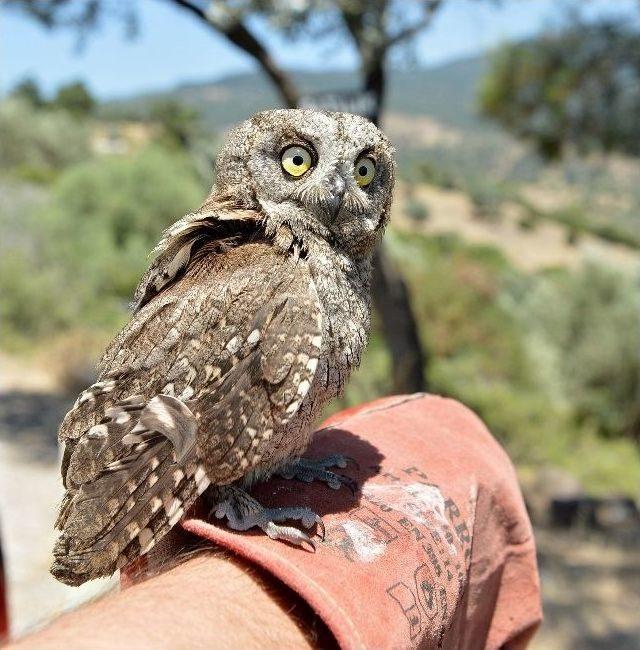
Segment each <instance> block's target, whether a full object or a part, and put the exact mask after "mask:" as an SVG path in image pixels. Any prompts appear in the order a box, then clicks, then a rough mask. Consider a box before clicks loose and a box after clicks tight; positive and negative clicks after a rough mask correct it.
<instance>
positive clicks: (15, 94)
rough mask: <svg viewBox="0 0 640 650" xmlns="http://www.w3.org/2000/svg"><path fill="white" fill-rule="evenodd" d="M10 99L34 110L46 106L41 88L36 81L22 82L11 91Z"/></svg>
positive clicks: (28, 79)
mask: <svg viewBox="0 0 640 650" xmlns="http://www.w3.org/2000/svg"><path fill="white" fill-rule="evenodd" d="M10 97H12V98H14V99H17V100H19V101H22V102H24V103H25V104H29V106H31V107H33V108H40V107H42V106H44V104H45V100H44V97H43V96H42V92H41V91H40V86H38V83H37V82H36V80H35V79H31V78H27V79H24V80H23V81H20V82H19V83H18V84H16V86H15V87H14V88H13V90H12V91H11V94H10Z"/></svg>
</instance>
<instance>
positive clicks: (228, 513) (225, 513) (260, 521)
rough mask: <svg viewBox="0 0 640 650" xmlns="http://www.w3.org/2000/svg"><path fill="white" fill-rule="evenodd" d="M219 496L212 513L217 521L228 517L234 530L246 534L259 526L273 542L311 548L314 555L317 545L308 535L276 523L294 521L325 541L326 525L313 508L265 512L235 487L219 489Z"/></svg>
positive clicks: (268, 509) (282, 508) (267, 509)
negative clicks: (313, 529) (314, 530)
mask: <svg viewBox="0 0 640 650" xmlns="http://www.w3.org/2000/svg"><path fill="white" fill-rule="evenodd" d="M218 496H219V499H220V500H219V501H218V502H217V503H216V505H215V506H214V508H213V513H214V515H215V517H216V518H217V519H222V518H223V517H226V518H227V525H228V526H229V528H231V529H233V530H240V531H244V530H249V528H253V527H254V526H257V527H258V528H261V529H262V530H263V531H264V532H265V533H266V534H267V535H268V536H269V537H270V538H271V539H280V540H283V541H286V542H289V543H290V544H295V545H297V546H302V547H304V545H305V544H309V545H310V546H311V548H312V549H313V551H314V552H315V550H316V545H315V542H314V541H313V540H312V539H311V538H310V537H309V535H307V533H305V532H304V531H302V530H300V529H298V528H295V527H293V526H281V525H279V524H278V523H277V522H282V521H287V520H295V521H299V522H300V523H301V524H302V526H303V527H304V528H306V529H311V528H313V527H314V526H315V527H316V529H317V531H318V536H319V537H320V538H321V539H323V540H324V537H325V526H324V522H323V521H322V519H321V518H320V517H319V516H318V515H317V514H316V513H315V512H313V510H311V509H310V508H305V507H304V506H298V507H296V506H292V507H280V508H265V507H263V506H262V505H260V503H258V501H256V500H255V499H254V498H253V497H252V496H250V495H249V494H247V493H246V492H244V491H243V490H241V489H240V488H238V487H235V486H229V487H226V488H222V489H220V491H219V493H218Z"/></svg>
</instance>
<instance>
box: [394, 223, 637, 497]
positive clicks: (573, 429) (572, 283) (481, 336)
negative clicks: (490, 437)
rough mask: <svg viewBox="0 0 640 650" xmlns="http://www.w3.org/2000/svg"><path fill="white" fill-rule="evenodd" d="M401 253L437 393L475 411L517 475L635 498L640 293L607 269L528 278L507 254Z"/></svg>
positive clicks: (457, 245)
mask: <svg viewBox="0 0 640 650" xmlns="http://www.w3.org/2000/svg"><path fill="white" fill-rule="evenodd" d="M389 243H390V245H391V248H392V252H393V254H394V256H395V257H396V258H397V260H398V263H399V264H401V265H402V268H403V270H404V271H405V273H406V275H407V278H408V280H409V282H410V287H411V291H412V298H413V307H414V311H415V313H416V316H417V318H418V321H419V324H420V331H421V334H422V337H423V339H424V342H425V345H426V346H427V349H428V350H429V351H430V354H431V357H432V361H431V365H430V367H429V369H428V370H429V381H430V385H431V387H432V390H434V391H435V392H438V393H443V394H445V395H449V396H451V397H455V398H456V399H459V400H460V401H462V402H463V403H465V404H466V405H468V406H469V407H470V408H472V409H473V410H475V411H476V412H477V413H478V414H479V415H480V417H481V418H483V420H484V421H485V422H486V423H487V426H488V427H489V429H490V430H491V431H492V433H493V434H494V435H496V436H497V438H498V439H499V440H500V441H502V442H503V444H504V445H505V446H506V447H507V450H508V451H509V453H510V455H511V456H512V458H514V460H515V461H516V462H517V463H521V464H522V463H524V464H530V465H542V464H553V465H557V466H560V467H564V468H566V469H568V470H570V471H571V472H572V473H574V474H575V475H576V476H577V477H578V478H580V479H581V480H583V481H584V482H585V484H586V485H587V486H589V488H590V489H596V490H602V491H607V490H609V491H610V490H611V489H613V486H615V488H616V489H620V490H622V491H627V492H631V491H633V490H635V489H636V485H635V483H634V482H635V480H636V479H635V478H634V476H635V475H637V473H638V471H640V455H639V454H638V450H637V448H636V447H634V446H633V444H632V443H631V439H632V438H633V437H637V436H638V429H637V427H638V423H639V422H640V418H639V409H638V402H637V395H638V394H639V393H640V355H639V354H638V350H640V327H638V325H639V324H640V323H639V321H640V289H639V288H638V287H637V286H635V285H634V283H633V282H631V281H629V280H627V279H625V278H623V277H621V276H619V275H618V274H615V273H612V272H608V271H605V270H602V269H600V268H597V267H588V268H586V269H585V270H583V271H580V272H575V273H567V272H560V273H547V274H541V275H535V276H525V275H521V274H520V273H518V272H517V271H516V270H515V269H514V268H513V267H511V265H510V264H509V263H508V262H507V261H506V259H505V258H504V257H503V256H502V255H501V254H500V253H498V252H497V251H496V250H495V249H493V248H489V247H484V246H471V245H468V244H464V243H463V242H462V241H461V240H459V239H458V238H457V237H454V236H438V237H423V236H420V235H417V234H415V233H412V234H411V235H410V236H409V235H405V234H402V235H401V234H398V233H395V232H392V233H391V234H390V237H389ZM624 435H627V436H631V438H629V437H626V438H625V439H624V440H622V439H619V440H617V441H616V442H615V443H613V444H610V443H609V442H608V441H605V439H604V438H603V436H604V437H611V436H618V437H619V438H620V437H621V436H624ZM594 455H595V457H594ZM599 456H602V458H603V459H606V462H604V461H603V463H599V462H598V460H597V458H598V457H599ZM616 463H618V468H622V467H624V468H626V469H628V472H626V473H625V472H623V473H621V472H620V469H616Z"/></svg>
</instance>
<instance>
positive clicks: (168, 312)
mask: <svg viewBox="0 0 640 650" xmlns="http://www.w3.org/2000/svg"><path fill="white" fill-rule="evenodd" d="M321 345H322V318H321V310H320V306H319V302H318V298H317V295H316V292H315V286H314V284H313V281H312V279H311V276H310V274H309V271H308V267H307V266H306V264H305V263H303V262H302V261H296V260H294V259H293V258H291V257H288V256H285V255H283V254H281V253H278V252H276V251H275V250H274V249H273V248H272V247H271V246H270V245H268V244H264V243H263V244H247V245H245V246H242V247H239V248H236V249H232V250H231V251H228V252H227V253H224V254H220V255H217V256H216V255H210V256H207V257H204V258H201V259H200V260H199V261H198V262H197V263H195V264H192V265H191V266H190V267H189V268H187V270H186V271H185V273H184V274H183V275H182V277H181V278H180V279H178V280H176V281H174V282H172V283H171V284H170V285H169V286H167V287H166V288H164V290H163V291H162V292H161V293H160V294H159V295H157V296H156V297H155V298H153V299H151V300H150V301H149V302H148V303H147V304H145V305H144V306H143V307H142V308H141V309H139V311H138V312H137V313H136V314H135V315H134V317H133V319H132V321H131V322H130V323H129V325H128V326H127V327H125V329H124V330H123V332H122V333H121V334H120V336H119V337H118V338H117V339H116V340H115V341H114V343H113V345H112V346H111V347H110V348H109V349H108V351H107V353H106V355H105V359H104V362H103V371H102V375H101V377H100V381H99V382H97V384H96V385H94V386H93V387H90V388H89V389H88V390H87V391H85V392H84V393H83V394H82V395H81V396H80V398H79V399H78V403H77V405H76V407H75V408H74V409H73V410H72V411H71V412H70V413H69V414H68V416H67V418H65V421H64V422H63V425H62V427H61V432H60V433H61V438H62V440H63V441H64V442H65V443H66V445H67V449H68V450H70V451H68V452H67V453H65V457H66V460H65V463H64V465H63V473H64V480H65V485H66V487H67V494H66V495H65V499H64V501H63V507H62V509H61V515H60V518H59V526H60V527H61V528H62V530H63V534H62V536H61V538H60V540H59V541H58V544H57V545H56V549H55V551H54V555H55V557H56V562H55V564H54V567H53V571H54V573H55V574H56V575H57V576H58V577H59V578H60V579H62V580H64V581H66V582H71V583H74V584H77V583H78V582H83V581H85V580H87V579H90V578H92V577H97V576H98V575H106V574H109V573H112V572H113V571H114V570H115V568H116V567H117V566H119V565H122V564H126V563H128V562H130V561H131V560H132V559H133V558H135V557H136V556H137V555H139V554H142V553H144V552H146V551H147V550H148V549H149V548H151V546H153V545H154V544H155V543H156V542H157V541H158V540H159V539H160V538H161V537H162V536H163V535H164V534H165V533H166V532H167V531H168V530H169V529H170V528H171V526H173V525H174V524H175V523H176V522H177V521H178V520H179V519H180V518H181V516H182V514H183V513H184V512H185V510H186V509H187V508H188V507H189V506H190V505H191V504H192V503H193V501H194V500H195V498H196V497H197V495H198V494H199V493H201V492H202V490H203V489H205V488H206V487H207V486H208V484H209V482H214V483H217V484H222V483H229V482H231V481H233V480H235V479H236V478H239V477H241V476H243V475H244V474H245V473H247V472H248V471H250V469H251V468H252V467H254V466H255V465H256V464H258V463H259V462H260V456H261V453H264V446H265V441H268V439H269V437H270V435H271V433H272V432H273V431H274V429H276V428H277V427H278V426H280V425H282V424H284V423H286V422H287V421H288V420H289V419H290V418H291V417H293V415H294V414H295V413H296V412H297V411H298V409H299V407H300V405H301V403H302V402H303V400H304V398H305V397H306V394H307V392H308V390H309V388H310V386H311V383H312V380H313V377H314V374H315V371H316V368H317V365H318V357H319V353H320V348H321ZM199 423H207V427H211V428H210V429H209V428H208V430H203V427H202V426H200V425H199ZM196 442H197V445H196ZM266 444H267V446H268V442H267V443H266ZM196 446H197V448H198V451H199V452H200V453H201V454H203V455H206V465H207V468H208V470H209V471H207V472H205V470H204V469H203V467H202V464H201V460H202V458H200V457H199V456H198V453H197V452H196ZM211 468H213V470H212V469H211Z"/></svg>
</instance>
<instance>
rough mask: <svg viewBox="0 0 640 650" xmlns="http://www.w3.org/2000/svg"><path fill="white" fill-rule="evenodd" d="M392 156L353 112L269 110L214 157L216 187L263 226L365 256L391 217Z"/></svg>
mask: <svg viewBox="0 0 640 650" xmlns="http://www.w3.org/2000/svg"><path fill="white" fill-rule="evenodd" d="M392 155H393V148H392V147H391V145H390V144H389V142H388V141H387V139H386V138H385V136H384V135H383V134H382V133H381V132H380V131H379V129H378V128H377V127H375V126H374V125H373V124H371V122H369V121H368V120H366V119H365V118H362V117H359V116H357V115H350V114H346V113H328V112H324V111H314V110H308V109H292V110H276V111H266V112H264V113H259V114H258V115H256V116H255V117H254V118H253V119H251V120H248V121H247V122H245V123H243V124H242V125H241V126H240V127H238V129H237V130H236V131H235V132H234V134H232V137H231V138H230V143H229V144H228V145H227V147H226V149H225V151H224V152H223V154H222V155H221V157H220V159H219V165H218V168H219V172H218V174H219V175H218V179H219V189H220V190H224V189H225V188H230V192H231V193H232V194H234V195H236V196H240V198H241V202H243V203H247V204H249V205H256V206H257V207H258V209H259V210H261V211H262V212H263V213H264V215H265V219H266V223H267V225H268V226H271V227H273V228H277V227H279V225H281V224H282V225H286V226H287V227H288V228H289V229H290V230H291V231H292V232H293V233H294V235H295V237H296V238H301V239H306V238H310V237H311V238H313V237H316V238H320V239H324V240H326V241H328V242H329V243H330V244H331V245H332V246H335V247H337V248H339V249H341V250H343V251H344V252H346V253H347V254H350V255H356V256H359V255H367V254H370V253H371V252H372V250H373V247H374V246H375V243H376V241H377V240H378V239H379V237H380V233H381V232H382V230H383V227H384V225H385V223H386V220H387V217H388V213H389V210H388V208H389V204H390V201H391V193H392V188H393V177H394V162H393V158H392ZM243 197H246V198H243Z"/></svg>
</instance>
